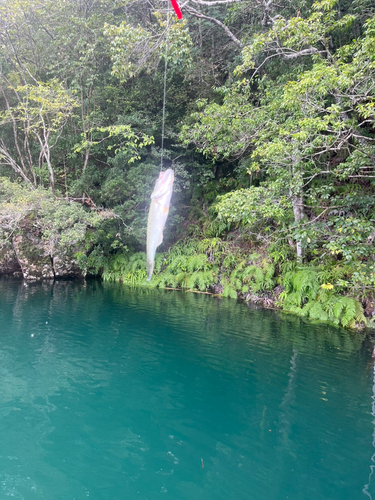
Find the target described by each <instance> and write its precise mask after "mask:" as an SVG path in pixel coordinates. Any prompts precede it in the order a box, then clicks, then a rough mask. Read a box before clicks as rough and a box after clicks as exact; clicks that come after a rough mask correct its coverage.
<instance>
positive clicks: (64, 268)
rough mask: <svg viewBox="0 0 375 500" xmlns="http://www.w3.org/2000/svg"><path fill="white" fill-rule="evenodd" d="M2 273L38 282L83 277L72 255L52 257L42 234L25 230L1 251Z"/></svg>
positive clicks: (0, 272) (0, 267)
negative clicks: (41, 237) (40, 236)
mask: <svg viewBox="0 0 375 500" xmlns="http://www.w3.org/2000/svg"><path fill="white" fill-rule="evenodd" d="M72 253H73V252H72ZM0 275H8V276H14V277H23V278H24V279H25V280H31V281H34V280H42V279H54V278H76V277H82V272H81V271H80V269H79V267H78V265H77V263H76V261H75V260H74V259H73V257H72V256H71V255H70V256H69V255H52V256H51V255H50V253H49V251H48V248H46V245H45V244H44V242H43V241H42V240H41V239H40V238H38V236H36V235H35V234H33V233H29V232H24V233H23V234H18V235H16V236H14V237H13V239H12V243H9V244H8V245H7V246H6V247H5V248H4V249H3V250H0Z"/></svg>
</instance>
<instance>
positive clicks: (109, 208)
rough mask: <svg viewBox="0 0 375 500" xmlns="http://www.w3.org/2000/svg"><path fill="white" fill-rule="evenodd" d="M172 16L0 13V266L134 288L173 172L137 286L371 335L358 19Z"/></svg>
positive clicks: (367, 44) (208, 2) (252, 11)
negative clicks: (158, 187) (233, 301)
mask: <svg viewBox="0 0 375 500" xmlns="http://www.w3.org/2000/svg"><path fill="white" fill-rule="evenodd" d="M180 7H181V10H182V13H183V19H182V20H178V19H177V17H176V15H175V13H174V11H173V9H172V7H171V5H170V2H169V0H151V1H148V2H141V1H138V0H125V1H123V0H16V1H15V0H1V1H0V23H1V30H0V51H1V56H0V58H1V59H0V129H1V132H0V270H2V272H4V273H5V272H11V271H12V272H13V271H14V269H16V267H17V266H16V267H14V266H13V267H12V265H13V264H12V265H11V263H12V262H15V263H16V264H17V265H18V266H20V269H21V271H22V273H23V275H24V277H26V278H27V277H29V278H30V277H32V276H35V275H37V268H38V266H39V268H40V269H41V272H40V275H42V276H44V277H51V278H52V277H54V276H55V277H56V276H65V275H66V276H68V275H74V273H75V272H76V273H81V274H83V275H92V276H101V277H102V279H104V280H117V281H122V282H123V283H126V284H131V285H136V284H146V259H145V253H144V251H145V239H146V224H147V213H148V208H149V205H150V194H151V192H152V190H153V186H154V183H155V180H156V179H157V177H158V175H159V172H160V169H162V170H165V169H167V168H172V169H173V170H174V172H175V185H174V193H173V197H172V207H171V210H170V213H169V218H168V221H167V227H166V229H165V231H164V242H163V244H162V246H160V247H159V251H158V254H157V258H156V263H155V272H154V277H153V279H152V281H151V282H150V284H148V285H147V286H154V287H155V286H159V287H173V288H187V289H189V290H195V291H201V292H206V291H210V292H213V293H216V294H221V295H222V296H223V297H232V298H236V297H238V296H239V297H243V298H244V299H245V300H248V301H252V302H255V303H259V304H262V305H264V306H277V307H280V308H282V309H284V310H285V311H290V312H292V313H295V314H299V315H301V316H305V317H307V318H310V319H312V320H320V321H328V322H331V323H334V324H337V325H342V326H348V327H361V326H364V325H367V326H371V325H372V320H373V316H374V315H375V288H374V286H375V252H374V240H375V224H374V221H375V197H374V194H375V143H374V141H375V128H374V121H375V4H374V3H373V2H372V1H371V0H354V1H350V0H339V1H337V0H322V1H317V2H311V1H310V0H281V1H280V2H275V1H274V0H245V1H236V0H185V1H183V2H182V1H181V5H180ZM164 89H165V107H164V106H163V96H164ZM164 111H165V113H164ZM163 117H164V118H163ZM164 125H165V126H164ZM163 129H164V134H163ZM162 151H163V153H162ZM161 158H163V161H162V162H161ZM1 262H2V264H1ZM51 263H52V264H51ZM48 265H49V266H50V267H51V265H52V267H51V269H52V271H48V269H49V268H48ZM374 317H375V316H374Z"/></svg>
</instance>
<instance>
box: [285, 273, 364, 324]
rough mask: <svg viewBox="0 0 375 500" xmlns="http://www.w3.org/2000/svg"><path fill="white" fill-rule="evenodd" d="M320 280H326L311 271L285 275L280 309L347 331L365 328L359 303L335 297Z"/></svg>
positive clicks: (330, 286)
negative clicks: (360, 326)
mask: <svg viewBox="0 0 375 500" xmlns="http://www.w3.org/2000/svg"><path fill="white" fill-rule="evenodd" d="M319 276H323V277H324V278H326V277H327V276H326V275H322V274H320V275H319V273H318V271H317V270H316V269H313V268H299V270H298V271H297V272H295V273H293V272H292V271H289V272H288V273H286V274H285V276H284V280H283V285H284V287H285V291H284V292H282V293H281V294H280V299H279V300H280V301H279V305H282V306H283V308H284V310H286V311H289V312H293V313H295V314H299V315H300V316H305V317H308V318H310V319H312V320H318V321H329V322H331V323H334V324H336V325H342V326H344V327H348V328H353V327H355V326H356V325H359V324H366V318H365V316H364V313H363V308H362V305H361V304H360V302H359V301H358V300H357V299H354V298H352V297H346V296H341V295H339V294H337V292H336V291H335V290H334V286H333V285H332V284H330V283H328V284H327V283H323V284H319Z"/></svg>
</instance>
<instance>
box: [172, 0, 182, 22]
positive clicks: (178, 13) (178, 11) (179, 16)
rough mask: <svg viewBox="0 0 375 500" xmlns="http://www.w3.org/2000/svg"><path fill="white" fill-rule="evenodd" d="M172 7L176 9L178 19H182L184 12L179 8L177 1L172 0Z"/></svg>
mask: <svg viewBox="0 0 375 500" xmlns="http://www.w3.org/2000/svg"><path fill="white" fill-rule="evenodd" d="M171 4H172V7H173V8H174V11H175V12H176V16H177V17H178V19H182V12H181V11H180V7H179V6H178V3H177V1H176V0H171Z"/></svg>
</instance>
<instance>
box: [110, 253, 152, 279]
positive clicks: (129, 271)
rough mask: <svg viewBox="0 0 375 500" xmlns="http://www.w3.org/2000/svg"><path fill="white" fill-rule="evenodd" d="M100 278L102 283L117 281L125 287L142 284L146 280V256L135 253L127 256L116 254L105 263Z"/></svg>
mask: <svg viewBox="0 0 375 500" xmlns="http://www.w3.org/2000/svg"><path fill="white" fill-rule="evenodd" d="M102 278H103V280H104V281H119V282H121V283H125V284H126V285H139V284H141V283H144V282H145V281H146V278H147V274H146V254H145V253H144V252H137V253H134V254H133V255H131V256H129V255H126V254H123V253H117V254H116V255H114V256H113V257H111V258H110V259H108V260H107V262H106V263H105V267H104V270H103V274H102Z"/></svg>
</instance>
